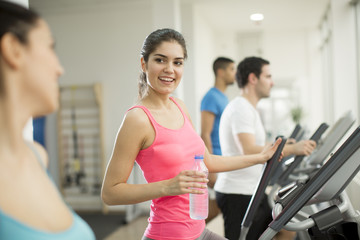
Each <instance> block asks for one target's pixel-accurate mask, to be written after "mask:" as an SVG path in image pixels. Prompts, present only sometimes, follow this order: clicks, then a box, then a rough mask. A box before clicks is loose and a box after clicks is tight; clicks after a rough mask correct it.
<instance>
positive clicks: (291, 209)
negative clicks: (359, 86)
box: [259, 127, 360, 240]
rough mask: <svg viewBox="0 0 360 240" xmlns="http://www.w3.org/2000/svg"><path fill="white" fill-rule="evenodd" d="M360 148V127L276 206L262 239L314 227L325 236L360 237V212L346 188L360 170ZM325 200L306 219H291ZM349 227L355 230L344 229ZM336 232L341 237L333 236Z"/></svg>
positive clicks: (312, 229) (312, 231) (266, 239)
mask: <svg viewBox="0 0 360 240" xmlns="http://www.w3.org/2000/svg"><path fill="white" fill-rule="evenodd" d="M359 148H360V127H358V128H357V129H355V131H354V132H353V133H352V134H351V136H350V137H349V138H348V139H347V140H346V141H345V142H344V143H343V144H342V145H341V147H340V148H339V149H338V150H337V151H336V152H335V154H334V155H332V156H331V158H330V159H329V160H328V161H327V162H326V163H325V164H324V165H323V166H322V167H321V168H320V169H319V171H317V172H316V174H315V175H314V176H313V177H311V178H310V179H309V181H308V182H306V183H298V184H296V185H295V186H294V187H293V188H292V189H291V190H290V191H288V192H287V193H286V194H285V195H284V196H283V198H282V199H281V201H279V202H277V203H276V205H275V207H274V209H273V213H274V220H273V221H272V222H271V223H270V224H269V227H268V228H267V229H266V230H265V232H263V234H262V235H261V237H260V238H259V239H260V240H268V239H272V238H273V237H274V236H275V235H276V233H277V232H279V231H280V230H281V229H282V228H285V229H287V230H291V231H303V230H305V229H309V228H311V231H310V232H311V234H315V235H313V236H316V234H318V235H319V234H320V235H319V236H322V237H323V238H322V239H354V240H355V239H359V236H358V235H359V233H358V232H359V229H358V228H359V223H360V215H359V213H358V212H356V211H355V210H354V209H353V207H352V206H351V203H350V202H349V200H348V199H347V196H346V194H345V193H344V192H343V191H344V189H345V188H346V187H347V185H348V184H349V183H350V181H351V180H352V179H353V178H354V177H355V175H356V174H357V173H358V172H359V170H360V161H359V158H360V149H359ZM323 202H326V203H328V204H330V205H331V206H330V207H327V208H325V209H324V210H321V211H320V212H317V213H316V214H313V215H312V216H311V217H310V218H308V219H306V220H303V221H296V220H294V222H293V223H289V222H290V220H291V219H292V218H293V217H294V216H295V214H296V213H298V212H299V211H300V210H301V209H302V208H303V207H304V206H305V205H311V204H320V203H323ZM348 228H351V229H352V230H351V231H349V230H343V229H348ZM338 229H340V230H341V231H342V232H340V233H339V234H338V233H336V231H337V230H338ZM331 234H332V235H331ZM336 234H337V235H336ZM350 234H351V235H350ZM335 236H336V237H338V238H334V237H335ZM327 237H328V238H327ZM330 237H333V238H330ZM314 239H319V238H314Z"/></svg>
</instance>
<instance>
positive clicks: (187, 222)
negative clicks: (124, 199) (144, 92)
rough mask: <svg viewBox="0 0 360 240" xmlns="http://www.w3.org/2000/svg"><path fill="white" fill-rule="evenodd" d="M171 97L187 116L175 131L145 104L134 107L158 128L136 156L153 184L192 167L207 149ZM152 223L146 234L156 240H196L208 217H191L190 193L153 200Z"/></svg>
mask: <svg viewBox="0 0 360 240" xmlns="http://www.w3.org/2000/svg"><path fill="white" fill-rule="evenodd" d="M170 99H171V100H172V101H173V102H174V103H175V104H176V105H177V107H178V108H179V109H180V111H181V113H182V115H183V118H184V124H183V126H182V127H181V128H179V129H175V130H174V129H168V128H166V127H163V126H161V125H159V124H158V123H157V122H156V121H155V119H154V118H153V116H152V115H151V113H150V111H149V110H148V109H147V108H146V107H144V106H134V107H132V108H130V109H133V108H141V109H143V110H144V112H145V113H146V114H147V116H148V118H149V119H150V121H151V124H152V125H153V127H154V129H155V139H154V142H153V143H152V145H151V146H150V147H148V148H146V149H143V150H141V151H140V152H139V154H138V155H137V157H136V162H137V163H138V165H139V166H140V168H141V169H142V171H143V174H144V177H145V179H146V181H147V182H149V183H151V182H157V181H162V180H166V179H170V178H173V177H175V176H176V175H177V174H178V173H180V171H182V170H189V169H191V167H192V165H193V163H194V156H195V155H196V154H204V151H205V145H204V142H203V141H202V139H201V138H200V136H199V135H198V134H197V133H196V132H195V130H194V128H193V126H192V125H191V122H190V121H189V119H188V118H187V116H186V114H184V112H183V110H182V109H181V107H180V106H179V105H178V104H177V103H176V102H175V100H174V99H173V98H171V97H170ZM130 109H129V110H130ZM148 222H149V224H148V227H147V228H146V231H145V236H146V237H148V238H151V239H156V240H162V239H177V240H180V239H184V240H185V239H186V240H193V239H196V238H197V237H199V236H200V235H201V233H202V231H203V230H204V228H205V221H204V220H193V219H191V218H190V216H189V194H182V195H177V196H166V197H161V198H157V199H153V200H152V201H151V206H150V217H149V219H148Z"/></svg>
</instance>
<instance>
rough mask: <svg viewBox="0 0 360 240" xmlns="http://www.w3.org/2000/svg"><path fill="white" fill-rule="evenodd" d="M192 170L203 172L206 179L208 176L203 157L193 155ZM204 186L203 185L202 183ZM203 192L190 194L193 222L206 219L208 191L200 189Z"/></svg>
mask: <svg viewBox="0 0 360 240" xmlns="http://www.w3.org/2000/svg"><path fill="white" fill-rule="evenodd" d="M192 170H196V171H199V172H204V173H205V174H206V177H207V176H208V173H209V171H208V169H207V167H206V166H205V163H204V156H203V155H195V161H194V165H193V167H192ZM204 184H205V183H204ZM200 190H201V191H203V192H204V193H203V194H191V193H190V206H189V207H190V217H191V218H192V219H195V220H202V219H206V218H207V217H208V212H209V208H208V203H209V199H208V189H207V187H206V188H200Z"/></svg>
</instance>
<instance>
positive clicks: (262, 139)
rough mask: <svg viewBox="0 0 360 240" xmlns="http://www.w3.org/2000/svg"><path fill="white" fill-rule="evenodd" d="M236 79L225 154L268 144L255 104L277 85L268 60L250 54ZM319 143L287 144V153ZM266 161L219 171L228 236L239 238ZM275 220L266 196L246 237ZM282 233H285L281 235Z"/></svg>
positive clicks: (225, 118)
mask: <svg viewBox="0 0 360 240" xmlns="http://www.w3.org/2000/svg"><path fill="white" fill-rule="evenodd" d="M236 81H237V83H238V86H239V87H240V88H241V89H242V90H243V91H242V95H241V96H238V97H236V98H234V99H233V100H232V101H230V103H229V104H228V105H227V106H226V108H225V110H224V112H223V114H222V117H221V120H220V129H219V134H220V145H221V149H222V154H223V155H224V156H232V155H244V154H255V153H260V152H261V151H262V150H263V148H264V146H265V145H266V133H265V130H264V127H263V124H262V121H261V119H260V115H259V112H258V111H257V109H256V106H257V104H258V102H259V101H260V99H262V98H267V97H269V96H270V90H271V88H272V86H273V85H274V83H273V81H272V78H271V73H270V63H269V61H267V60H265V59H262V58H258V57H248V58H245V59H244V60H243V61H241V62H240V63H239V65H238V66H237V72H236ZM315 147H316V143H315V142H314V141H312V140H304V141H299V142H297V143H294V144H286V145H285V147H284V150H283V154H284V156H288V155H293V154H294V155H309V154H311V152H312V151H313V150H314V148H315ZM262 168H263V165H255V166H251V167H248V168H244V169H240V170H236V171H230V172H224V173H219V174H218V178H217V181H216V184H215V187H214V189H215V191H216V201H217V203H218V206H219V207H220V209H221V211H222V214H223V218H224V229H225V237H226V238H228V239H230V240H238V239H239V236H240V231H241V222H242V219H243V217H244V215H245V213H246V210H247V207H248V204H249V202H250V199H251V196H252V194H253V193H254V190H255V188H256V185H257V183H258V181H259V178H260V177H261V172H262ZM271 221H272V218H271V209H270V207H269V206H268V204H267V201H266V199H264V201H263V202H262V204H261V205H260V207H259V209H258V211H257V213H256V216H255V218H254V220H253V223H252V226H251V227H250V229H249V232H248V234H247V239H258V238H259V237H260V235H261V234H262V232H263V231H265V229H266V228H267V226H268V224H269V223H270V222H271ZM281 235H282V237H281ZM279 237H280V238H277V239H292V238H293V237H294V234H292V233H290V232H285V233H284V231H282V233H280V235H279Z"/></svg>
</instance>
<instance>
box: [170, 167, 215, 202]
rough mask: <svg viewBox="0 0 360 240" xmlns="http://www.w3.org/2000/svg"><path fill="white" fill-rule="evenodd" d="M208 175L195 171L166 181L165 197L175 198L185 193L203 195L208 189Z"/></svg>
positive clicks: (188, 171) (182, 172) (186, 171)
mask: <svg viewBox="0 0 360 240" xmlns="http://www.w3.org/2000/svg"><path fill="white" fill-rule="evenodd" d="M208 181H209V180H208V179H207V178H206V174H205V173H203V172H198V171H194V170H184V171H181V172H180V173H179V174H178V175H177V176H176V177H174V178H171V179H169V180H166V181H165V183H166V184H165V188H164V194H165V196H174V195H180V194H184V193H194V194H202V193H204V191H202V189H205V188H206V187H207V183H208Z"/></svg>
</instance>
